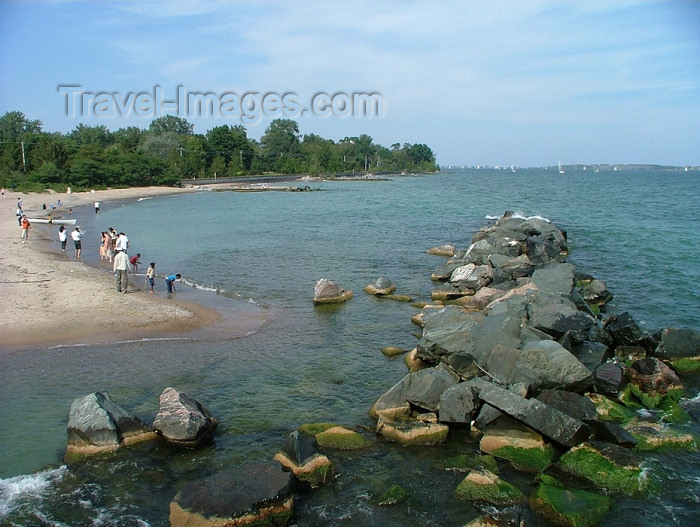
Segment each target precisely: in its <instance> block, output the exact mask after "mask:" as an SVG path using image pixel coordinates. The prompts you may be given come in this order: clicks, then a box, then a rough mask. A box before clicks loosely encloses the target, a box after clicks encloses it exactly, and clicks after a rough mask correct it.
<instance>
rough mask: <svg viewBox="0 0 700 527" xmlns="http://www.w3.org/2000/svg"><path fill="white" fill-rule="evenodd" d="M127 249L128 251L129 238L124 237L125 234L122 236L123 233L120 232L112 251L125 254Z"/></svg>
mask: <svg viewBox="0 0 700 527" xmlns="http://www.w3.org/2000/svg"><path fill="white" fill-rule="evenodd" d="M128 249H129V238H127V237H126V234H124V233H123V232H120V233H119V236H117V242H116V244H115V246H114V250H115V251H124V252H127V251H128Z"/></svg>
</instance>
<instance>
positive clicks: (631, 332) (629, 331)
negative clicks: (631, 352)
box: [605, 312, 644, 346]
mask: <svg viewBox="0 0 700 527" xmlns="http://www.w3.org/2000/svg"><path fill="white" fill-rule="evenodd" d="M605 329H607V330H608V331H609V332H610V334H611V335H612V338H613V341H614V342H615V344H616V345H625V346H633V345H635V344H637V343H638V342H639V341H640V340H641V338H642V337H643V336H644V335H643V333H642V330H641V329H639V326H638V325H637V323H636V322H635V321H634V318H632V315H630V314H629V313H627V312H624V313H621V314H619V315H610V317H609V318H608V319H607V320H606V321H605Z"/></svg>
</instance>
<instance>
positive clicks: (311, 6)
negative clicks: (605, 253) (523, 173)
mask: <svg viewBox="0 0 700 527" xmlns="http://www.w3.org/2000/svg"><path fill="white" fill-rule="evenodd" d="M698 28H700V2H696V1H681V2H673V1H663V2H653V1H637V2H602V1H593V2H591V1H585V2H584V1H555V2H544V1H536V2H533V1H527V0H524V1H518V2H516V1H508V2H501V1H498V0H495V1H483V2H476V1H474V2H471V1H470V2H456V1H450V2H447V1H436V2H433V1H431V2H428V1H423V2H398V1H375V2H334V1H325V2H296V1H278V0H275V1H262V2H243V1H234V2H168V1H161V2H81V1H66V2H64V1H53V2H17V1H10V2H8V1H4V0H0V115H2V114H4V113H5V112H8V111H14V110H19V111H21V112H23V113H24V114H25V115H26V116H27V117H28V118H30V119H39V120H41V121H42V123H43V129H44V130H45V131H60V132H68V131H70V130H72V129H74V128H75V127H76V126H77V125H78V124H79V123H85V124H89V125H101V124H104V125H106V126H107V127H108V128H109V129H111V130H116V129H118V128H121V127H126V126H138V127H140V128H147V127H148V125H149V124H150V122H151V120H152V119H153V118H155V117H159V116H161V115H165V114H166V113H174V111H180V112H181V113H180V115H181V116H183V117H185V118H187V119H188V120H189V121H190V122H191V123H193V124H194V125H195V132H197V133H205V132H206V131H207V130H209V129H211V128H213V127H214V126H219V125H222V124H231V125H237V124H244V126H245V127H246V129H247V130H248V136H249V137H252V138H255V139H259V138H260V136H261V135H262V134H263V133H264V131H265V128H266V127H267V125H268V124H269V123H270V120H271V119H272V118H274V117H290V118H294V119H295V120H296V121H297V122H298V123H299V128H300V131H301V132H302V134H308V133H315V134H318V135H320V136H322V137H325V138H328V139H333V140H336V141H337V140H339V139H342V138H344V137H350V136H357V135H360V134H363V133H366V134H368V135H370V136H372V137H373V139H374V141H375V143H378V144H382V145H385V146H389V145H391V144H393V143H401V144H403V143H426V144H427V145H429V146H430V147H431V148H432V149H433V151H434V152H435V154H436V156H437V161H438V163H440V164H441V165H454V164H465V165H476V164H481V165H506V166H510V165H515V166H543V165H554V164H556V163H557V161H558V160H559V159H561V160H562V162H563V163H565V164H568V163H591V164H592V163H659V164H673V165H700V30H699V29H698ZM66 85H71V86H76V88H70V90H72V91H71V93H73V92H76V93H78V92H79V93H80V94H79V95H78V97H77V99H73V97H72V96H71V97H70V98H71V100H75V101H81V100H84V101H86V102H85V104H83V105H77V104H76V105H74V106H73V115H72V116H69V115H66V104H67V99H68V98H69V95H67V91H66V89H65V88H64V89H63V91H61V90H59V89H58V87H59V86H66ZM155 86H158V87H159V89H160V90H161V93H162V96H163V97H164V99H166V100H173V101H174V100H175V99H176V95H177V93H178V86H179V87H180V90H181V91H182V90H184V91H186V92H187V93H205V92H206V93H210V94H213V96H214V98H215V100H216V101H218V102H220V101H221V98H222V96H223V95H224V94H227V93H235V94H237V95H240V96H242V95H243V94H245V93H257V94H260V95H259V96H260V97H261V96H262V94H268V93H271V94H278V95H280V97H281V96H283V95H284V94H293V95H294V97H295V98H296V99H295V100H297V103H298V104H297V105H296V109H297V110H300V109H303V108H306V109H309V108H310V102H311V100H312V98H313V96H314V95H315V94H318V93H327V94H329V95H334V94H341V96H340V99H337V100H340V102H342V101H343V100H344V97H343V94H348V95H352V94H353V93H374V94H379V96H380V100H381V105H380V107H381V110H382V114H381V116H362V115H359V116H352V115H350V116H347V115H346V116H342V115H332V114H329V115H325V116H320V115H314V114H313V112H307V113H306V114H305V115H297V114H294V113H292V114H291V115H290V114H284V115H280V114H279V105H276V104H274V103H275V101H274V100H273V101H272V102H273V104H272V105H271V106H270V107H269V109H270V111H269V112H268V113H269V114H270V116H268V115H263V113H264V112H263V111H262V110H261V108H262V106H261V102H260V101H259V100H258V101H257V110H258V112H257V114H259V116H260V118H259V120H257V122H254V123H250V122H246V123H242V122H241V120H240V118H238V117H237V115H236V112H235V111H233V112H229V113H228V114H223V115H222V112H219V115H217V116H212V115H209V116H201V115H199V114H201V112H193V113H191V114H186V113H183V112H184V111H185V110H184V105H180V106H178V107H177V109H176V110H175V109H173V108H172V105H171V107H165V108H164V107H163V106H162V105H161V107H160V108H158V107H157V104H155V103H154V104H153V105H152V107H151V110H152V111H151V112H150V113H149V112H148V111H147V110H148V105H146V108H145V110H144V109H143V108H142V111H141V115H142V116H139V115H137V112H136V111H134V108H135V107H136V106H135V105H134V106H129V104H131V103H134V97H135V96H136V95H137V94H138V93H141V92H143V93H146V94H154V93H155V92H154V90H155V88H154V87H155ZM83 93H87V94H90V93H92V94H95V93H103V94H104V93H106V94H109V96H110V97H112V101H114V100H119V101H121V104H122V109H117V110H115V104H114V103H113V102H112V103H111V106H109V107H108V108H107V110H110V111H112V110H115V111H112V113H110V111H103V112H102V114H103V115H101V116H95V115H94V112H91V110H94V109H95V107H94V104H93V103H91V101H90V96H89V95H88V96H87V99H85V97H86V96H83V95H82V94H83ZM150 97H153V95H151V96H150ZM104 104H105V103H104V102H103V106H101V107H100V108H102V109H103V110H104V108H105V106H104ZM292 106H294V105H292ZM339 108H342V107H341V106H339ZM86 109H87V110H86ZM130 109H131V110H130ZM294 109H295V108H291V110H294ZM234 110H235V108H234ZM325 110H326V113H330V109H329V108H326V109H325ZM275 111H277V114H275V113H274V112H275ZM88 113H89V115H88ZM339 113H342V112H340V111H339Z"/></svg>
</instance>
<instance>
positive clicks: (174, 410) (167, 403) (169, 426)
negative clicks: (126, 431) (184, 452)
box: [153, 387, 218, 447]
mask: <svg viewBox="0 0 700 527" xmlns="http://www.w3.org/2000/svg"><path fill="white" fill-rule="evenodd" d="M217 424H218V423H217V421H216V419H214V418H213V417H212V416H211V415H210V414H209V412H207V410H206V409H205V408H204V407H203V406H202V405H201V404H199V402H198V401H196V400H195V399H193V398H192V397H190V396H189V395H187V394H186V393H183V392H179V391H177V390H175V389H174V388H170V387H169V388H166V389H165V390H163V393H162V394H161V395H160V409H159V411H158V415H157V416H156V419H155V421H154V422H153V428H155V429H156V431H157V432H158V433H159V434H160V435H162V436H163V437H164V438H165V439H166V440H167V441H169V442H170V443H174V444H176V445H182V446H187V447H196V446H199V445H200V444H201V443H202V442H203V441H204V440H205V439H207V438H209V437H210V436H211V434H212V433H213V432H214V429H216V426H217Z"/></svg>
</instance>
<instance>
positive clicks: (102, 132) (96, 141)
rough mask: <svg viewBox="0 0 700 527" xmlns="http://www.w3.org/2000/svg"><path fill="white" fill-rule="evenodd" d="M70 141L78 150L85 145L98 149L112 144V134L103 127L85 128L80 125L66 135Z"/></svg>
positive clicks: (85, 126) (83, 125)
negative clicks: (94, 146)
mask: <svg viewBox="0 0 700 527" xmlns="http://www.w3.org/2000/svg"><path fill="white" fill-rule="evenodd" d="M68 138H69V139H70V141H71V142H72V143H73V144H74V145H75V146H76V147H77V148H80V147H82V146H86V145H96V146H99V147H100V148H106V147H108V146H109V145H111V144H112V142H113V138H112V132H110V131H109V130H108V129H107V127H106V126H105V125H100V126H87V125H85V124H83V123H80V124H79V125H78V126H76V127H75V129H74V130H72V131H71V132H70V133H69V134H68Z"/></svg>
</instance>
